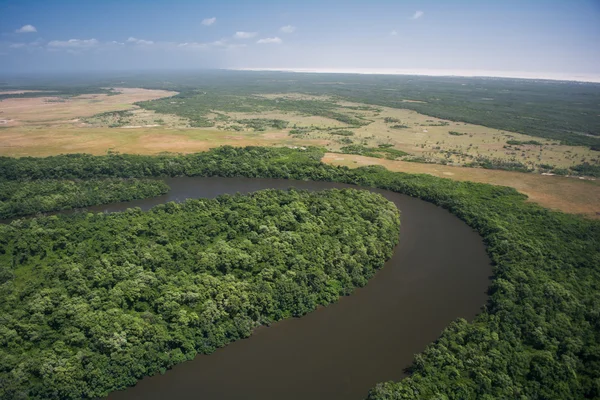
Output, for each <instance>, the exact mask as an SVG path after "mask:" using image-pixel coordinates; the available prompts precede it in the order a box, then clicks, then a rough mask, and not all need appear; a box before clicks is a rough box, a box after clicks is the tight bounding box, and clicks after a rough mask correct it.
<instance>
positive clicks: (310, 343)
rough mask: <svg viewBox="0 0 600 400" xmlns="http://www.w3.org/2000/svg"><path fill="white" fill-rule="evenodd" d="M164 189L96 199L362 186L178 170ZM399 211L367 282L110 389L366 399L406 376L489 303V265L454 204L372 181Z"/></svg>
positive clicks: (121, 395) (189, 395) (118, 395)
mask: <svg viewBox="0 0 600 400" xmlns="http://www.w3.org/2000/svg"><path fill="white" fill-rule="evenodd" d="M166 182H167V184H168V185H169V186H170V187H171V191H170V192H169V193H168V194H167V195H164V196H159V197H156V198H152V199H145V200H136V201H132V202H128V203H119V204H111V205H105V206H98V207H89V208H88V210H91V211H96V212H98V211H109V212H110V211H120V210H123V209H125V208H128V207H134V206H137V207H141V208H142V209H149V208H150V207H152V206H155V205H157V204H161V203H164V202H167V201H183V200H185V199H187V198H199V197H208V198H211V197H215V196H218V195H220V194H224V193H229V194H233V193H237V192H239V193H248V192H253V191H256V190H260V189H287V188H290V187H295V188H298V189H307V190H322V189H329V188H346V187H355V188H356V186H352V185H344V184H339V183H330V182H312V181H310V182H305V181H289V180H274V179H245V178H171V179H166ZM364 189H367V190H371V191H374V192H377V193H381V194H382V195H384V196H385V197H386V198H387V199H388V200H390V201H393V202H394V203H395V204H396V206H397V207H398V208H399V209H400V211H401V229H400V243H399V244H398V246H397V247H396V249H395V251H394V255H393V257H392V258H391V259H390V260H389V261H388V262H387V263H386V264H385V266H384V267H383V268H382V269H381V270H380V271H379V272H378V273H377V274H376V275H375V276H374V277H373V278H372V279H371V280H370V281H369V283H368V284H367V285H366V286H365V287H363V288H360V289H357V290H356V291H354V293H352V294H351V295H350V296H346V297H343V298H341V299H340V300H339V301H338V302H336V303H334V304H331V305H329V306H327V307H322V308H319V309H318V310H316V311H314V312H312V313H310V314H308V315H305V316H304V317H302V318H292V319H288V320H284V321H280V322H277V323H275V324H273V325H271V326H270V327H261V328H259V329H257V330H256V331H255V333H254V334H253V335H252V336H251V337H250V338H248V339H244V340H240V341H237V342H234V343H232V344H230V345H228V346H226V347H223V348H221V349H218V350H217V351H216V352H214V353H213V354H211V355H198V356H197V357H196V358H195V359H194V360H192V361H188V362H185V363H182V364H179V365H177V366H175V367H174V368H173V369H171V370H169V371H167V372H166V373H165V374H163V375H160V374H159V375H155V376H152V377H148V378H144V379H142V380H141V381H139V382H138V384H137V385H136V386H133V387H130V388H128V389H126V390H123V391H117V392H113V393H111V394H110V396H109V397H108V398H109V399H113V400H119V399H125V400H133V399H145V400H147V399H169V398H170V399H290V400H293V399H330V400H334V399H340V400H341V399H344V400H348V399H350V400H352V399H357V400H358V399H364V398H365V397H366V395H367V393H368V391H369V389H370V388H372V387H373V386H374V385H375V384H377V383H378V382H384V381H389V380H399V379H401V378H403V376H404V372H403V371H404V369H405V368H406V367H407V366H408V365H410V363H411V362H412V360H413V357H414V355H415V354H416V353H419V352H421V351H423V350H424V349H425V347H426V346H427V344H429V343H431V342H432V341H434V340H435V339H436V338H438V337H439V335H440V333H441V331H442V330H443V329H444V328H445V327H446V326H448V324H449V323H450V322H451V321H453V320H454V319H456V318H459V317H462V318H466V319H468V320H470V319H472V318H473V317H474V316H475V315H476V314H477V313H478V312H479V311H480V310H481V307H482V306H483V305H484V304H485V301H486V299H487V294H486V291H487V288H488V286H489V283H490V280H489V279H490V275H491V265H490V260H489V258H488V256H487V255H486V252H485V247H484V244H483V242H482V239H481V237H480V236H479V235H477V233H475V232H474V231H473V230H472V229H471V228H469V227H468V226H467V225H466V224H464V223H463V222H462V221H460V220H459V219H458V218H456V217H455V216H453V215H452V214H450V213H449V212H448V211H446V210H444V209H442V208H440V207H436V206H435V205H433V204H430V203H427V202H425V201H422V200H418V199H415V198H411V197H409V196H405V195H401V194H397V193H394V192H390V191H385V190H378V189H370V188H364Z"/></svg>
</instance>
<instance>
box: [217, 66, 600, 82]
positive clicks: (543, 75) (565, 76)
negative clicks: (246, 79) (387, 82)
mask: <svg viewBox="0 0 600 400" xmlns="http://www.w3.org/2000/svg"><path fill="white" fill-rule="evenodd" d="M223 69H224V70H232V71H256V72H259V71H264V72H297V73H315V74H318V73H322V74H357V75H415V76H438V77H464V78H503V79H527V80H550V81H563V82H582V83H600V73H599V74H573V73H555V72H525V71H492V70H489V71H488V70H449V69H399V68H223Z"/></svg>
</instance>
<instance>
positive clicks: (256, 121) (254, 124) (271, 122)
mask: <svg viewBox="0 0 600 400" xmlns="http://www.w3.org/2000/svg"><path fill="white" fill-rule="evenodd" d="M235 122H237V123H238V124H242V125H244V126H246V127H247V128H252V129H254V130H255V131H266V130H267V129H268V128H274V129H285V128H287V126H288V124H289V122H288V121H284V120H281V119H266V118H252V119H239V120H237V121H235Z"/></svg>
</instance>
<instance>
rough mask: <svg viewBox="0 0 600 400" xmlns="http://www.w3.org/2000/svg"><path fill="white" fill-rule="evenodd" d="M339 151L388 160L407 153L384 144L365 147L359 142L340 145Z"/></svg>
mask: <svg viewBox="0 0 600 400" xmlns="http://www.w3.org/2000/svg"><path fill="white" fill-rule="evenodd" d="M340 151H341V152H342V153H345V154H358V155H361V156H367V157H375V158H386V159H388V160H395V159H397V158H399V157H403V156H407V155H408V153H405V152H403V151H400V150H396V149H393V148H391V147H389V146H385V145H384V146H380V147H366V146H362V145H359V144H353V145H350V146H344V147H342V148H341V149H340Z"/></svg>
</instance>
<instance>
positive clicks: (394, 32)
mask: <svg viewBox="0 0 600 400" xmlns="http://www.w3.org/2000/svg"><path fill="white" fill-rule="evenodd" d="M390 35H391V36H398V32H396V31H395V30H393V31H391V32H390Z"/></svg>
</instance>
